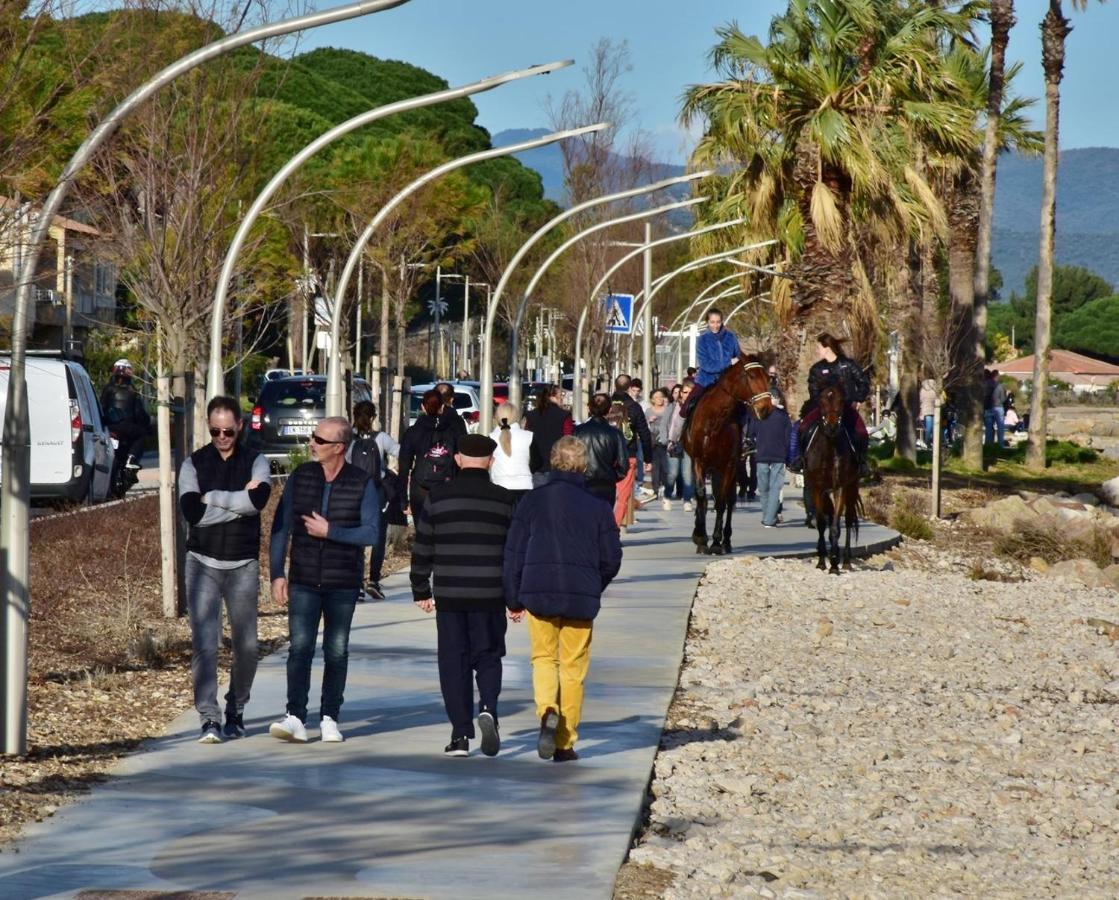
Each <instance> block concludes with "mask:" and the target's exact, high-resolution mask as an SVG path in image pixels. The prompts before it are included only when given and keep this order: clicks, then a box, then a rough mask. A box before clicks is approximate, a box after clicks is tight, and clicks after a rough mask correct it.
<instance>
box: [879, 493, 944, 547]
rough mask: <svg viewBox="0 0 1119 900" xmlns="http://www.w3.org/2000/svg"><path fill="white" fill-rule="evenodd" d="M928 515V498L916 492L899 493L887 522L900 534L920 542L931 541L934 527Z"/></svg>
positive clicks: (896, 495)
mask: <svg viewBox="0 0 1119 900" xmlns="http://www.w3.org/2000/svg"><path fill="white" fill-rule="evenodd" d="M927 513H928V499H927V498H926V497H923V496H921V494H919V493H917V492H916V491H897V492H896V493H895V494H894V500H893V504H892V505H891V507H890V512H889V517H888V518H887V520H886V521H887V523H888V524H889V526H890V527H891V528H892V529H894V531H896V532H898V534H903V535H905V536H906V537H907V538H913V539H915V540H919V541H931V540H932V539H933V527H932V523H931V522H930V521H929V519H928V515H927Z"/></svg>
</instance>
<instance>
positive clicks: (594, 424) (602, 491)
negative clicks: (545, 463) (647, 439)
mask: <svg viewBox="0 0 1119 900" xmlns="http://www.w3.org/2000/svg"><path fill="white" fill-rule="evenodd" d="M587 411H588V412H589V413H590V414H591V416H590V418H589V419H587V421H586V422H584V423H583V424H582V425H576V426H575V437H577V438H578V439H579V440H580V441H582V443H583V446H584V447H586V450H587V469H586V481H587V490H588V491H590V492H591V493H592V494H594V495H595V496H596V497H600V498H601V499H603V500H605V501H606V502H607V503H609V504H610V508H611V509H613V508H614V501H615V500H616V499H617V490H618V482H619V481H621V480H622V479H623V478H625V477H626V475H627V473H628V472H629V450H628V448H627V447H626V439H625V438H624V437H622V433H621V432H620V431H619V430H618V429H617V428H615V427H614V426H613V425H611V424H610V423H609V422H607V421H606V415H607V414H608V413H609V412H610V397H609V396H608V395H607V394H595V395H594V396H593V397H592V398H591V402H590V404H589V405H588V407H587ZM553 446H554V445H553ZM550 467H551V464H550V463H549V468H550ZM544 483H547V482H546V481H545V482H544Z"/></svg>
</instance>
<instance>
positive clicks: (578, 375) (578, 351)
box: [572, 218, 746, 419]
mask: <svg viewBox="0 0 1119 900" xmlns="http://www.w3.org/2000/svg"><path fill="white" fill-rule="evenodd" d="M745 221H746V219H745V218H738V219H729V220H728V221H726V222H716V223H715V224H714V225H705V226H704V227H702V228H693V229H692V230H691V231H683V232H681V233H680V234H670V235H668V236H667V237H662V238H657V240H655V241H649V242H648V243H645V244H641V245H640V246H638V247H637V248H635V249H633V250H630V251H629V253H626V254H623V255H622V257H621V258H620V259H619V260H617V261H616V262H615V263H614V264H613V265H612V266H610V268H609V269H607V270H606V272H605V274H604V275H603V276H602V277H601V278H600V279H599V280H598V283H597V284H596V285H595V286H594V287H593V288H591V292H590V294H589V295H588V296H587V302H586V305H585V306H584V307H583V311H582V312H581V313H580V314H579V324H578V325H577V326H576V328H575V371H574V375H573V378H574V381H575V383H574V385H573V387H574V388H575V390H574V394H575V399H574V403H573V407H572V413H573V414H574V415H575V417H576V418H577V419H579V418H582V417H583V412H584V410H583V387H582V377H583V376H582V364H583V328H584V326H585V325H586V323H587V313H588V312H589V311H590V308H591V304H592V303H594V301H595V299H596V298H597V297H598V294H599V292H600V291H601V290H602V289H603V288H604V287H605V286H606V285H607V284H608V283H609V282H610V279H611V278H613V277H614V274H615V273H616V272H617V271H618V270H619V269H621V267H622V266H624V265H625V264H626V263H627V262H629V261H630V260H631V259H633V258H634V257H635V256H638V255H639V254H642V253H646V254H647V253H648V252H649V251H650V250H652V249H653V248H654V247H660V246H662V245H664V244H671V243H674V242H675V241H684V240H687V239H688V238H693V237H698V236H699V235H701V234H708V233H709V232H712V231H719V230H720V229H723V228H732V227H734V226H735V225H741V224H743V223H744V222H745Z"/></svg>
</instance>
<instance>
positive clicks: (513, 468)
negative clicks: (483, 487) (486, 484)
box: [490, 403, 532, 499]
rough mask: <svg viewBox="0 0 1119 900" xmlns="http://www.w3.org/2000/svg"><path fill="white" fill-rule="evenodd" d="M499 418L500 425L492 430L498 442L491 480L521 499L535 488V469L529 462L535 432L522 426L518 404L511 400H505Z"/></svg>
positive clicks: (491, 433) (497, 415) (498, 412)
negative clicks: (533, 471) (515, 404)
mask: <svg viewBox="0 0 1119 900" xmlns="http://www.w3.org/2000/svg"><path fill="white" fill-rule="evenodd" d="M495 418H496V419H497V422H498V426H497V428H495V429H494V430H493V431H492V432H490V438H492V439H493V440H494V441H496V442H497V449H496V450H495V451H494V454H493V468H491V469H490V480H491V481H493V483H494V484H496V485H499V486H500V487H503V488H505V489H506V490H508V491H512V492H513V493H514V494H515V495H516V496H517V498H518V499H520V498H521V497H523V496H524V495H525V494H527V493H528V492H529V491H531V490H532V470H531V469H530V468H529V464H528V460H529V448H530V447H531V446H532V432H531V431H525V430H524V429H523V428H521V423H520V420H519V418H518V416H517V408H516V407H515V406H513V405H512V404H511V403H502V404H501V406H499V407H498V408H497V413H496V416H495Z"/></svg>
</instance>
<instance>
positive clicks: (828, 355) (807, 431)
mask: <svg viewBox="0 0 1119 900" xmlns="http://www.w3.org/2000/svg"><path fill="white" fill-rule="evenodd" d="M816 344H817V348H816V349H817V350H818V351H819V354H820V360H819V362H817V363H815V364H814V365H813V366H812V368H811V369H809V370H808V406H809V409H808V412H807V413H805V415H804V417H803V418H802V419H801V420H800V435H799V437H800V447H801V448H802V449H801V451H800V455H799V457H798V458H797V460H796V462H795V463H794V464H793V465H794V471H802V470H803V468H804V448H805V447H806V446H807V440H808V439H809V435H811V433H812V430H813V429H814V428H815V426H816V422H817V421H818V420H819V418H820V407H819V399H820V392H821V391H822V390H823V389H824V388H825V387H827V386H828V385H829V384H835V383H838V384H839V385H840V386H841V387H842V388H843V397H844V400H845V401H846V402H847V409H846V410H845V411H844V413H843V430H844V431H845V432H846V434H847V437H848V440H849V441H850V442H851V448H852V449H853V450H854V451H855V457H856V459H857V460H858V462H859V474H860V475H863V476H866V475H868V474H869V470H868V467H867V462H866V451H867V447H868V445H869V443H870V437H869V435H868V434H867V431H866V423H865V422H863V419H862V416H860V415H859V411H858V408H857V406H856V404H858V403H861V402H862V401H864V400H866V399H867V397H869V396H870V382H869V380H868V379H867V377H866V373H865V372H864V371H863V370H862V368H861V367H860V366H859V364H858V363H857V362H855V361H854V360H853V359H851V358H850V357H848V356H846V355H845V354H844V352H843V343H842V342H841V341H840V340H839V339H838V338H834V337H832V336H831V335H830V334H828V333H827V332H826V331H825V332H822V333H821V334H820V335H819V336H818V337H817V338H816Z"/></svg>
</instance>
